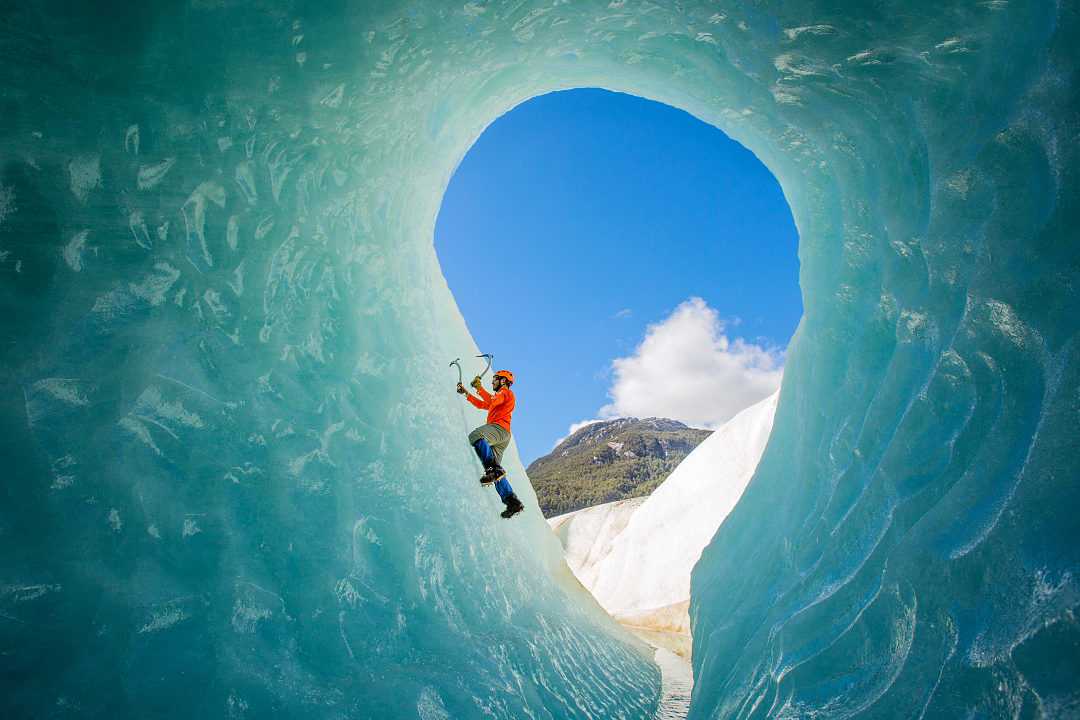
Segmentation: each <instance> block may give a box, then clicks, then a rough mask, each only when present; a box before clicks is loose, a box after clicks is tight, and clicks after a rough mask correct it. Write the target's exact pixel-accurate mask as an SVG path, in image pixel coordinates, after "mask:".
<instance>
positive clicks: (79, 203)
mask: <svg viewBox="0 0 1080 720" xmlns="http://www.w3.org/2000/svg"><path fill="white" fill-rule="evenodd" d="M3 12H4V18H3V20H4V22H3V23H0V57H2V58H3V62H0V88H2V94H0V98H2V105H0V152H2V155H0V163H2V164H0V317H3V318H4V320H3V321H2V324H0V357H2V360H0V383H2V385H3V387H2V388H0V391H2V392H0V424H2V425H0V448H2V455H3V458H4V461H5V462H4V467H5V468H7V471H6V476H5V478H4V481H3V483H2V485H0V488H2V492H3V498H2V503H0V668H2V671H3V672H2V675H3V678H4V690H5V692H4V694H3V700H2V701H0V702H2V703H3V704H2V706H0V707H3V709H4V710H5V715H11V716H35V717H42V716H47V715H63V714H70V715H78V716H109V717H112V716H117V715H121V716H135V715H138V716H158V715H160V716H174V715H175V716H180V715H183V716H191V715H192V714H196V713H201V714H206V715H209V716H214V717H217V716H230V717H253V718H254V717H267V716H290V717H349V716H351V717H374V718H383V717H386V718H399V717H419V718H422V719H423V720H428V719H429V718H444V717H454V718H459V717H462V718H464V717H498V718H517V717H540V718H547V717H550V718H564V717H594V718H611V717H648V716H649V715H650V713H651V712H652V711H653V708H654V707H655V704H656V695H657V691H658V687H659V678H658V675H657V671H656V669H655V668H654V667H653V666H652V665H651V664H650V663H649V662H647V661H646V660H645V659H643V655H642V654H641V652H640V648H638V647H636V646H634V645H633V644H632V643H631V641H629V640H628V639H626V638H625V636H623V635H621V634H620V633H619V632H618V631H617V630H616V629H614V628H612V627H611V625H610V624H609V623H606V622H605V620H604V619H603V618H602V617H600V616H599V614H598V613H597V611H596V609H595V607H594V606H591V605H589V604H588V603H586V602H583V601H582V597H581V594H580V591H579V590H577V589H575V588H574V587H572V585H573V583H572V582H568V576H567V574H566V571H565V567H564V566H563V565H562V563H561V560H560V558H559V554H558V546H557V544H556V543H555V542H554V541H553V538H552V537H551V536H550V534H548V533H547V530H546V527H545V526H544V524H543V522H542V520H541V518H540V517H539V515H538V514H537V513H536V512H535V501H534V498H533V497H532V493H531V491H530V490H529V489H528V486H527V484H526V483H524V482H523V481H522V480H521V478H522V472H523V471H522V469H521V467H520V464H519V463H518V462H516V459H514V461H513V462H511V463H510V465H509V469H510V471H511V474H512V475H516V477H517V478H518V480H517V482H516V487H517V489H518V491H519V494H522V495H523V496H524V499H525V501H526V503H527V504H528V505H530V510H531V512H529V513H528V514H526V515H525V516H523V517H519V518H515V519H514V520H513V521H511V522H509V523H507V522H504V521H502V520H501V519H500V518H498V516H497V514H496V513H497V511H498V509H499V508H498V505H497V504H496V501H495V499H494V498H493V496H492V495H491V493H490V492H489V493H486V494H485V493H484V492H482V491H481V489H480V488H479V487H478V486H477V485H476V483H475V476H476V474H477V467H476V465H475V461H474V460H473V459H472V458H471V457H470V455H469V452H468V448H467V447H465V445H464V443H463V441H462V437H463V435H464V433H465V432H466V431H467V430H468V429H469V427H470V426H471V424H472V423H475V422H477V415H476V414H475V413H474V412H473V411H471V410H467V409H466V408H465V407H464V406H463V403H462V402H461V401H460V399H459V398H458V397H457V396H456V395H455V394H454V393H453V391H452V382H448V381H452V378H451V377H448V373H449V370H448V368H447V367H446V363H447V362H448V360H449V359H451V358H453V357H457V356H467V355H470V354H474V351H475V347H474V346H473V344H472V342H471V340H470V337H469V333H468V331H467V328H466V327H465V324H464V322H463V320H462V318H461V317H460V315H459V313H458V312H457V311H456V308H455V306H454V303H453V299H452V297H451V296H450V294H449V292H448V290H447V288H446V285H445V282H444V281H443V279H442V277H441V274H440V272H439V268H438V264H437V261H436V259H435V255H434V251H433V248H432V231H433V227H434V218H435V213H436V212H437V209H438V205H439V200H440V197H441V193H442V191H443V189H444V188H445V186H446V183H447V181H448V179H449V177H450V174H451V173H452V171H453V168H454V167H455V165H456V163H457V162H458V161H459V160H460V158H461V157H462V156H463V155H464V153H465V151H466V150H467V149H468V147H469V145H470V143H471V142H473V141H474V140H475V138H476V137H477V136H478V135H479V133H480V132H481V131H482V130H483V128H484V127H485V126H486V124H488V123H489V122H491V121H492V120H493V119H494V118H495V117H497V116H498V114H500V113H501V112H505V111H506V110H508V109H509V108H511V107H513V106H514V105H515V104H517V103H518V102H521V101H523V100H525V99H527V98H529V97H531V96H534V95H536V94H538V93H542V92H545V91H549V90H554V89H560V88H566V87H575V86H601V87H606V88H610V89H615V90H624V91H628V92H633V93H636V94H640V95H644V96H647V97H650V98H653V99H656V100H660V101H663V102H668V103H670V104H672V105H675V106H678V107H682V108H684V109H687V110H689V111H690V112H693V113H695V114H696V115H698V116H699V117H701V118H703V119H705V120H707V121H709V122H712V123H714V124H716V125H718V126H719V127H721V128H722V129H724V130H725V131H726V132H728V133H729V134H731V135H732V136H733V137H735V138H737V139H739V140H741V141H742V142H744V143H746V144H747V145H748V146H749V147H750V148H751V149H752V150H754V151H755V152H756V153H757V154H758V155H759V156H760V157H761V158H762V159H763V160H764V161H765V162H766V163H767V164H768V165H769V166H770V167H771V168H772V169H773V171H774V172H775V173H776V175H777V177H778V179H779V180H780V182H781V184H782V186H783V187H784V190H785V192H786V193H787V195H788V198H789V200H790V202H791V205H792V209H793V212H794V215H795V218H796V222H797V224H798V227H799V230H800V236H801V241H800V260H801V263H802V277H801V282H802V286H803V290H804V306H805V317H804V320H803V323H802V326H801V327H800V331H799V333H798V336H797V338H796V340H795V342H794V343H793V345H792V347H791V349H790V352H789V356H788V366H787V372H786V377H785V387H784V390H783V395H782V401H781V404H780V410H779V414H778V417H777V424H776V428H775V432H774V436H773V439H772V442H771V445H770V448H769V450H768V451H767V453H766V456H765V458H764V460H763V464H762V467H761V470H760V472H759V474H758V477H757V478H756V479H755V481H754V482H753V483H752V485H751V487H750V489H749V491H748V494H747V496H746V498H745V502H743V503H741V504H740V506H739V508H737V510H736V512H735V513H734V514H733V515H732V516H731V517H730V520H729V521H728V522H727V523H726V524H725V525H724V527H723V528H722V529H721V531H720V533H719V535H718V537H717V538H716V540H715V541H714V543H713V545H712V546H711V547H710V548H709V550H708V551H707V552H706V554H705V555H704V557H703V559H702V561H701V563H699V565H698V568H697V571H696V573H695V577H694V597H693V608H692V609H693V617H694V633H695V653H694V665H695V674H696V684H695V691H694V692H695V696H694V700H693V707H692V711H691V714H692V716H694V717H699V718H705V717H725V718H726V717H788V718H794V717H823V718H825V717H827V718H839V717H855V716H858V717H881V718H897V717H941V718H955V717H1039V716H1040V715H1041V716H1044V717H1067V716H1069V715H1070V714H1075V713H1076V712H1077V708H1078V707H1080V697H1078V691H1077V687H1076V681H1075V677H1077V676H1078V672H1077V670H1080V668H1077V667H1076V662H1077V661H1076V659H1075V658H1076V657H1077V653H1076V652H1075V648H1076V645H1077V644H1078V640H1080V638H1078V635H1077V629H1076V627H1077V626H1076V622H1075V619H1074V615H1073V611H1074V609H1075V607H1076V605H1077V604H1078V603H1080V592H1078V587H1077V579H1076V572H1077V568H1078V563H1077V552H1078V551H1077V545H1078V544H1077V540H1078V539H1080V528H1078V527H1077V523H1078V521H1077V519H1076V513H1075V512H1074V511H1073V508H1075V507H1076V506H1077V499H1078V498H1077V482H1076V480H1077V478H1076V470H1075V461H1074V460H1073V458H1074V457H1075V456H1076V451H1077V449H1078V448H1077V445H1078V443H1077V439H1076V438H1077V432H1076V425H1077V420H1078V419H1080V375H1078V372H1080V371H1078V367H1077V359H1078V358H1077V343H1076V323H1077V318H1078V317H1080V313H1078V312H1077V310H1080V307H1078V302H1077V290H1076V287H1077V283H1076V281H1077V278H1078V267H1077V266H1078V250H1077V245H1076V242H1075V231H1073V230H1072V227H1073V221H1074V220H1076V219H1077V215H1078V213H1077V190H1076V188H1077V179H1076V177H1075V172H1076V167H1077V163H1076V157H1075V155H1076V143H1075V136H1076V128H1077V127H1080V123H1078V122H1077V120H1078V118H1077V101H1076V84H1075V81H1074V73H1075V69H1076V68H1075V64H1076V58H1075V51H1074V50H1073V48H1074V47H1075V46H1076V42H1077V41H1078V40H1080V38H1078V33H1077V27H1076V25H1077V11H1076V7H1075V3H1071V2H1065V3H1057V4H1052V3H1049V2H1045V3H1044V2H1028V3H1010V2H1002V1H998V0H994V1H988V2H982V3H945V4H942V3H922V4H911V3H899V2H885V3H875V4H872V5H869V4H865V3H850V4H848V6H844V5H842V4H836V3H828V2H813V1H810V2H801V3H792V2H785V3H779V2H762V3H754V4H743V3H734V2H717V3H713V2H708V3H706V2H683V3H674V2H673V3H659V4H654V3H649V2H643V1H639V2H634V1H633V0H614V1H613V2H587V1H584V2H574V3H565V2H551V1H545V2H522V1H518V2H468V3H464V4H460V3H455V4H451V3H435V2H432V3H418V2H408V3H406V2H393V1H390V0H387V2H381V3H367V2H333V1H331V2H325V3H306V2H300V1H299V0H297V1H296V2H281V3H269V2H264V3H239V2H232V1H230V0H190V1H189V2H173V3H160V4H157V5H156V6H155V5H150V4H148V5H147V6H145V7H144V6H142V5H139V4H120V3H115V4H112V3H97V4H94V6H93V7H89V6H88V7H85V8H82V9H78V8H72V7H69V4H67V3H64V4H59V3H57V4H55V5H53V4H49V3H40V2H39V3H29V4H23V5H21V6H18V7H10V6H8V7H5V9H4V11H3ZM470 320H471V321H472V322H480V321H483V320H482V319H479V318H476V319H470ZM523 380H524V379H523ZM521 411H526V408H524V407H523V408H522V410H521Z"/></svg>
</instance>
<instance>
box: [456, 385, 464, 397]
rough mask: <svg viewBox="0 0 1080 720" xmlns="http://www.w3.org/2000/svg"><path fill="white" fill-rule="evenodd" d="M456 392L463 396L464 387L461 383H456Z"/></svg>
mask: <svg viewBox="0 0 1080 720" xmlns="http://www.w3.org/2000/svg"><path fill="white" fill-rule="evenodd" d="M457 391H458V392H459V393H460V394H462V395H464V394H465V386H464V385H462V384H461V383H458V384H457Z"/></svg>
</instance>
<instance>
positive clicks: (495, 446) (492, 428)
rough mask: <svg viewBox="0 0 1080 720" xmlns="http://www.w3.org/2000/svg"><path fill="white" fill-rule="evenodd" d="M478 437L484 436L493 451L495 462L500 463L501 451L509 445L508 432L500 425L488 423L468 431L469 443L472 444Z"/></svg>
mask: <svg viewBox="0 0 1080 720" xmlns="http://www.w3.org/2000/svg"><path fill="white" fill-rule="evenodd" d="M480 438H484V440H486V441H487V444H488V445H489V446H490V447H491V451H492V452H493V453H495V462H497V463H499V464H500V465H502V456H503V451H504V450H506V448H507V447H508V446H509V445H510V433H509V431H507V430H506V428H504V427H503V426H502V425H495V424H494V423H489V424H487V425H481V426H480V427H478V428H476V429H475V430H473V431H472V432H471V433H469V444H470V445H472V444H473V443H475V442H476V441H477V440H479V439H480Z"/></svg>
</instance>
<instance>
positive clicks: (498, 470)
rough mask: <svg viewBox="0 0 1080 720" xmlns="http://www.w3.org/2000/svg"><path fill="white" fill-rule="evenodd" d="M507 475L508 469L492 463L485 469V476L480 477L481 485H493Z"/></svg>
mask: <svg viewBox="0 0 1080 720" xmlns="http://www.w3.org/2000/svg"><path fill="white" fill-rule="evenodd" d="M504 477H506V471H505V470H503V469H502V467H501V466H499V465H492V466H491V467H489V468H488V469H487V470H485V471H484V475H483V477H481V478H480V484H481V485H491V484H492V483H495V482H498V481H499V480H502V479H503V478H504Z"/></svg>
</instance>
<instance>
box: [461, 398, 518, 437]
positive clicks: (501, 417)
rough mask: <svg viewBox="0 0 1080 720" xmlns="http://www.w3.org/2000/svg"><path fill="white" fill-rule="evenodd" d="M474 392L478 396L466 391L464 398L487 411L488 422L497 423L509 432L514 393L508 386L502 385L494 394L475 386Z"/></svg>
mask: <svg viewBox="0 0 1080 720" xmlns="http://www.w3.org/2000/svg"><path fill="white" fill-rule="evenodd" d="M476 392H477V394H478V395H480V397H474V396H473V395H472V394H471V393H468V392H466V393H465V398H466V399H467V400H468V401H469V402H471V403H472V404H473V405H475V406H476V407H478V408H480V409H481V410H487V411H488V417H487V421H488V423H489V424H492V425H498V426H499V427H501V428H502V429H503V430H505V431H506V432H510V416H511V415H512V414H513V413H514V393H512V392H510V388H508V387H504V388H502V389H500V390H499V392H497V393H495V394H494V395H492V394H491V393H489V392H488V391H487V390H485V389H484V388H482V387H480V388H477V389H476Z"/></svg>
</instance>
